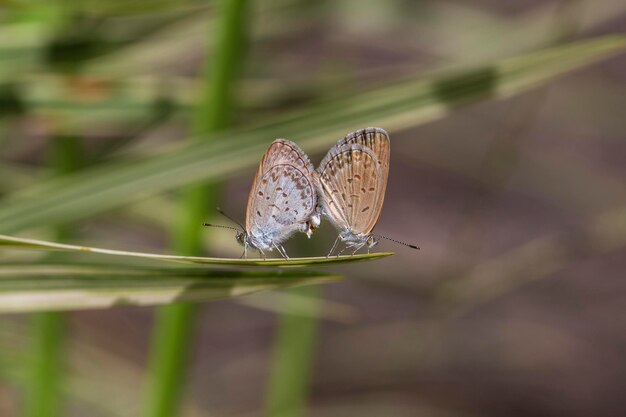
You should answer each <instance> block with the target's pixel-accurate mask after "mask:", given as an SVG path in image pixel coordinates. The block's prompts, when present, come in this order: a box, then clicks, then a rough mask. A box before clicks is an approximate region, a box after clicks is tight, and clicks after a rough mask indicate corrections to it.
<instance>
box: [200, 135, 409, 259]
mask: <svg viewBox="0 0 626 417" xmlns="http://www.w3.org/2000/svg"><path fill="white" fill-rule="evenodd" d="M389 152H390V145H389V135H388V134H387V132H385V131H384V130H383V129H380V128H375V127H370V128H366V129H361V130H357V131H356V132H353V133H350V134H348V135H347V136H346V137H345V138H343V139H340V140H339V141H338V142H337V144H335V146H333V147H332V148H331V149H330V151H328V154H326V156H325V157H324V159H323V160H322V162H321V163H320V166H319V168H318V169H317V171H315V170H314V168H313V165H312V164H311V162H310V161H309V158H308V157H307V156H306V154H305V153H304V152H303V151H302V149H300V147H298V145H296V144H295V143H293V142H291V141H288V140H286V139H276V140H275V141H274V142H272V144H271V145H270V147H269V148H268V149H267V151H266V152H265V154H264V155H263V159H262V160H261V164H260V165H259V169H258V170H257V173H256V176H255V177H254V183H253V184H252V189H251V190H250V196H249V198H248V207H247V210H246V227H245V230H242V231H238V233H237V236H236V237H237V241H238V242H239V243H241V244H242V245H243V246H244V256H247V249H248V247H249V246H250V247H253V248H256V249H257V250H258V251H259V252H260V253H261V255H262V256H263V257H264V258H265V251H266V250H268V251H272V250H274V249H276V250H277V251H278V252H279V253H280V254H281V255H282V256H283V257H285V258H287V257H288V256H287V253H286V252H285V248H284V247H283V246H282V242H284V241H285V240H286V239H287V238H289V236H291V235H292V234H293V233H295V232H298V231H299V232H303V233H306V234H307V236H308V237H311V235H312V234H313V232H314V231H315V229H316V228H318V227H319V225H320V222H321V215H322V214H323V215H325V216H326V217H328V218H329V219H330V221H331V222H332V223H333V224H334V225H335V226H336V227H337V229H338V230H339V236H338V237H337V239H336V240H335V244H334V245H333V247H332V249H331V250H330V253H329V254H328V255H329V256H330V254H332V253H333V251H334V250H335V248H336V247H337V245H338V243H339V241H340V240H341V241H343V242H344V243H345V244H346V247H345V248H344V249H343V250H342V251H341V252H339V254H341V253H342V252H343V251H345V250H346V249H348V248H351V249H354V250H353V252H352V253H353V254H354V253H356V252H357V251H358V250H359V249H360V248H362V247H363V246H366V245H367V248H368V251H369V249H370V248H372V247H373V246H374V245H376V244H377V243H378V237H379V236H375V235H373V234H372V230H373V229H374V226H375V225H376V222H377V221H378V217H379V216H380V212H381V209H382V206H383V200H384V198H385V189H386V188H387V178H388V176H389ZM207 226H210V225H207ZM399 243H401V242H399ZM407 246H410V247H412V248H414V249H417V247H416V246H414V245H407Z"/></svg>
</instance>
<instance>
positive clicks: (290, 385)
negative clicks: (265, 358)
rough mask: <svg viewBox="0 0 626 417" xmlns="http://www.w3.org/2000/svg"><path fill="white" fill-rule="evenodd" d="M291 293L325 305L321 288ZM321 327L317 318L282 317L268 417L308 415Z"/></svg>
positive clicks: (267, 397) (276, 347)
mask: <svg viewBox="0 0 626 417" xmlns="http://www.w3.org/2000/svg"><path fill="white" fill-rule="evenodd" d="M290 292H291V293H293V294H298V295H305V296H307V297H310V299H311V300H317V302H318V305H321V303H322V300H321V298H320V297H321V294H320V290H319V289H318V288H315V287H308V288H307V287H303V288H294V289H293V290H290ZM317 328H318V320H317V318H316V317H314V316H302V315H292V314H282V315H280V316H279V321H278V328H277V329H276V332H277V335H276V337H275V341H274V356H273V367H272V373H271V375H270V380H269V384H268V388H267V389H268V391H267V394H266V410H265V416H266V417H274V416H280V417H298V416H305V415H306V413H305V412H304V409H305V402H306V400H307V399H308V391H309V385H310V381H311V377H310V373H311V370H312V368H313V357H314V352H315V347H316V345H315V341H316V339H317Z"/></svg>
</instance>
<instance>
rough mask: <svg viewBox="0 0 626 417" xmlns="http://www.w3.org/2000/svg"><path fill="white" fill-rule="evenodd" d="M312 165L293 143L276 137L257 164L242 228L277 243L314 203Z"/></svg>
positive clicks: (298, 225) (303, 225)
mask: <svg viewBox="0 0 626 417" xmlns="http://www.w3.org/2000/svg"><path fill="white" fill-rule="evenodd" d="M313 172H314V170H313V165H312V164H311V162H310V161H309V158H308V157H307V156H306V155H305V153H304V152H303V151H302V149H300V147H298V145H296V144H295V143H293V142H291V141H288V140H285V139H276V140H275V141H274V142H272V144H271V145H270V147H269V148H268V149H267V151H266V152H265V154H264V155H263V159H262V160H261V164H260V165H259V169H258V170H257V173H256V176H255V178H254V183H253V185H252V189H251V190H250V196H249V198H248V207H247V210H246V231H247V232H248V233H249V234H252V235H255V236H258V237H261V236H262V238H263V240H266V241H268V242H275V243H280V242H281V241H283V240H285V239H286V238H287V237H288V236H289V235H290V234H292V233H293V232H295V231H297V230H301V231H305V230H306V222H307V220H309V218H310V217H311V215H312V213H313V210H314V208H315V207H316V205H317V194H316V192H315V186H314V180H313V176H312V174H313Z"/></svg>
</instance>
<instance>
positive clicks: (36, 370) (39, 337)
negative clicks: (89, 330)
mask: <svg viewBox="0 0 626 417" xmlns="http://www.w3.org/2000/svg"><path fill="white" fill-rule="evenodd" d="M50 151H51V152H50V156H49V158H50V166H51V167H52V168H53V169H54V171H55V173H56V174H57V175H66V174H69V173H71V172H73V171H76V170H77V169H79V167H80V165H81V162H82V161H81V157H82V155H83V151H82V146H81V141H80V139H78V138H75V137H58V138H54V139H52V146H51V149H50ZM71 234H72V231H71V228H70V227H69V226H68V225H64V226H58V227H57V228H56V235H57V238H59V239H60V240H65V239H67V238H68V237H69V236H70V235H71ZM32 331H33V339H32V346H33V348H32V349H33V350H32V358H31V362H30V380H29V382H28V383H29V386H28V393H27V397H26V404H25V408H24V415H25V416H27V417H53V416H58V415H60V414H61V412H60V410H61V398H60V386H61V378H62V377H63V371H62V368H63V342H64V338H65V337H64V336H65V320H64V317H63V314H62V313H59V312H43V313H37V314H35V315H34V316H33V318H32Z"/></svg>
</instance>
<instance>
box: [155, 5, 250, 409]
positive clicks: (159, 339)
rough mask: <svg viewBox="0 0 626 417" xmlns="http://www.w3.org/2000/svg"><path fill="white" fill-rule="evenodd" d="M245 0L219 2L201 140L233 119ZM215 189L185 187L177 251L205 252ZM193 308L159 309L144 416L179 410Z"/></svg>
mask: <svg viewBox="0 0 626 417" xmlns="http://www.w3.org/2000/svg"><path fill="white" fill-rule="evenodd" d="M247 3H248V1H247V0H221V2H220V9H219V11H218V13H219V15H218V16H219V17H218V22H217V28H216V30H217V38H218V39H217V43H216V50H215V51H207V57H206V59H205V66H204V72H203V78H202V91H201V97H200V98H199V101H198V102H199V105H198V107H197V109H196V113H195V118H194V121H193V134H194V137H197V138H199V139H200V140H203V137H206V136H207V135H209V134H211V133H214V132H216V131H219V130H221V129H223V128H224V127H226V126H228V125H229V124H230V119H231V113H232V109H233V86H234V81H235V79H236V77H237V74H238V69H239V67H240V64H241V59H242V57H243V51H244V41H245V35H246V30H245V29H246V26H247V21H246V18H247V6H248V5H247ZM214 35H215V34H214V33H209V34H208V36H214ZM217 193H218V190H217V187H216V185H214V184H212V185H208V186H207V185H203V186H195V187H190V188H188V189H185V190H184V191H183V195H182V201H181V203H182V206H181V209H182V213H181V215H180V216H179V219H180V220H179V223H178V224H177V225H176V228H175V230H174V231H173V234H172V244H173V247H174V250H176V251H177V252H179V253H181V254H186V255H200V254H201V253H202V249H203V248H202V234H203V233H205V230H203V229H202V223H203V221H205V220H206V216H207V214H208V213H210V212H211V211H213V209H214V207H215V205H216V204H215V202H216V200H217ZM195 310H196V308H195V306H194V305H192V304H174V305H171V306H168V307H165V308H163V309H161V310H160V311H159V312H158V314H157V317H156V323H155V331H154V338H153V341H152V352H151V357H150V365H149V366H150V369H149V372H150V374H151V375H150V379H149V381H148V387H147V393H146V395H147V398H146V404H145V416H146V417H170V416H176V415H178V411H177V410H178V408H179V405H180V401H181V396H182V392H183V391H182V387H183V381H184V376H185V372H184V369H185V365H186V358H187V356H188V353H189V349H190V345H191V342H192V339H193V327H194V326H193V325H194V321H195V315H196V314H195Z"/></svg>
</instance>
